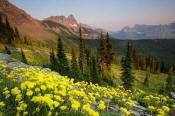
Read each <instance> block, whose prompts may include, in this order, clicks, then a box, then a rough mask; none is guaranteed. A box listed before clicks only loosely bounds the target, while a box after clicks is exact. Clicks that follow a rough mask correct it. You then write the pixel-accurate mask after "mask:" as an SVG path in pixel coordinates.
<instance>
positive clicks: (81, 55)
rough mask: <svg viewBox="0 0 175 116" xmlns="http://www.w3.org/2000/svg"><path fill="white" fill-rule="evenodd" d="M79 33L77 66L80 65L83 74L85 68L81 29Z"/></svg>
mask: <svg viewBox="0 0 175 116" xmlns="http://www.w3.org/2000/svg"><path fill="white" fill-rule="evenodd" d="M79 31H80V42H79V53H80V55H79V65H80V70H81V71H82V72H83V73H84V72H85V67H86V56H85V44H84V40H83V38H82V30H81V27H80V29H79Z"/></svg>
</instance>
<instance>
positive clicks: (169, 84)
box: [166, 67, 173, 91]
mask: <svg viewBox="0 0 175 116" xmlns="http://www.w3.org/2000/svg"><path fill="white" fill-rule="evenodd" d="M172 76H173V68H172V67H171V68H170V69H169V72H168V78H167V80H166V91H172V87H173V77H172Z"/></svg>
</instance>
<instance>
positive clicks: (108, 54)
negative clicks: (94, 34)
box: [105, 33, 114, 69]
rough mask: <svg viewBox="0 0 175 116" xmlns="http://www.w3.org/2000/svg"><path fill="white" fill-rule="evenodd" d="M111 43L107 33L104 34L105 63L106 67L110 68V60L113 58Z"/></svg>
mask: <svg viewBox="0 0 175 116" xmlns="http://www.w3.org/2000/svg"><path fill="white" fill-rule="evenodd" d="M113 55H114V54H113V52H112V44H111V42H110V38H109V34H108V33H107V35H106V51H105V63H106V66H107V68H108V69H110V65H111V62H112V60H113Z"/></svg>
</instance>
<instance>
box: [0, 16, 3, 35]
mask: <svg viewBox="0 0 175 116" xmlns="http://www.w3.org/2000/svg"><path fill="white" fill-rule="evenodd" d="M3 34H4V22H3V17H2V16H1V15H0V35H3Z"/></svg>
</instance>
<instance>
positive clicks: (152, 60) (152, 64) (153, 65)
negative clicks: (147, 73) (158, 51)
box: [150, 57, 155, 73]
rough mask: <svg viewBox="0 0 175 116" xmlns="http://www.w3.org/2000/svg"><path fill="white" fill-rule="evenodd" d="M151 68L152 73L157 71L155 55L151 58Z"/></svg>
mask: <svg viewBox="0 0 175 116" xmlns="http://www.w3.org/2000/svg"><path fill="white" fill-rule="evenodd" d="M150 70H151V72H152V73H154V72H155V62H154V57H152V59H151V65H150Z"/></svg>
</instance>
